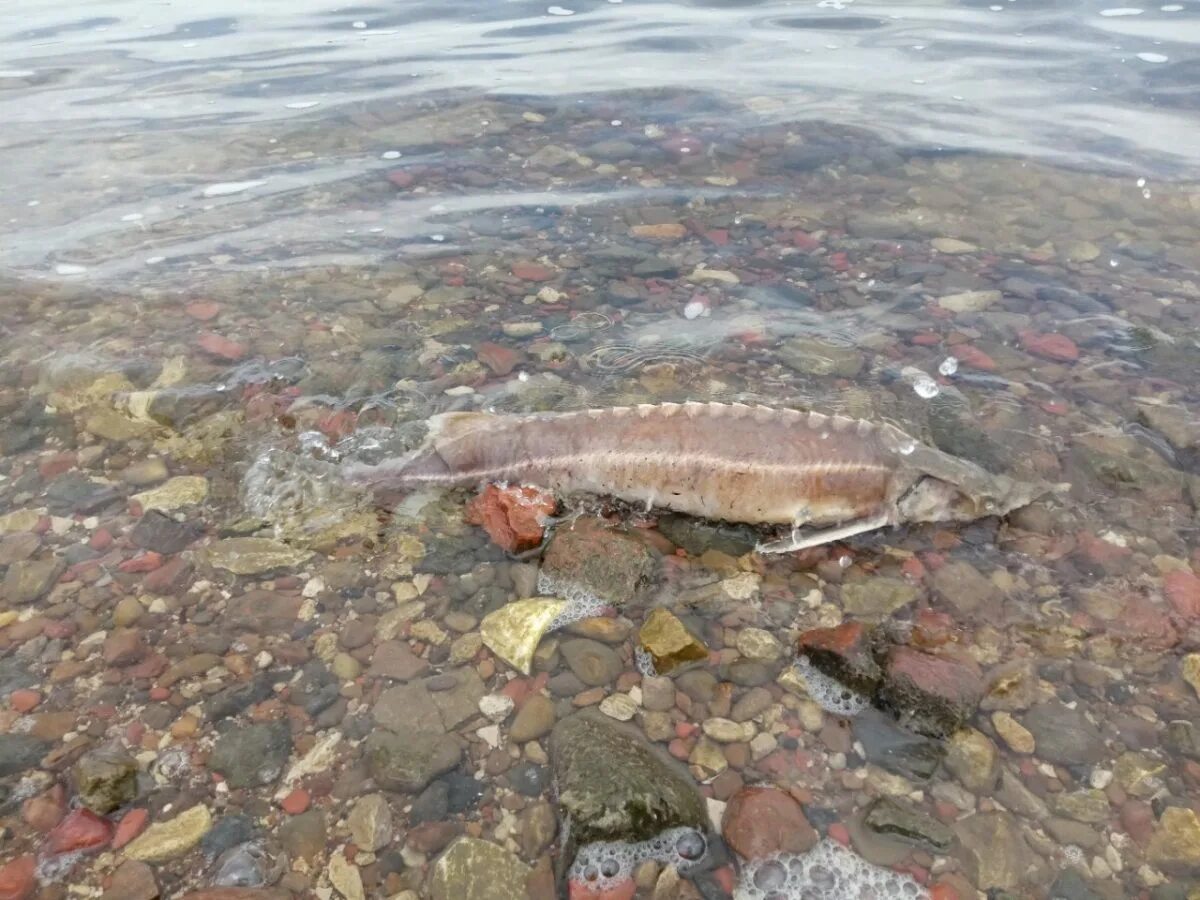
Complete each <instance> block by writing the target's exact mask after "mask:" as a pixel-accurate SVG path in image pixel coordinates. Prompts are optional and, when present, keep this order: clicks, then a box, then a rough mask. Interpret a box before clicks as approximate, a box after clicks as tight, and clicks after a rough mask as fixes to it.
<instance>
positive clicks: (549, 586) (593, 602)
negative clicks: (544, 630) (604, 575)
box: [537, 571, 613, 631]
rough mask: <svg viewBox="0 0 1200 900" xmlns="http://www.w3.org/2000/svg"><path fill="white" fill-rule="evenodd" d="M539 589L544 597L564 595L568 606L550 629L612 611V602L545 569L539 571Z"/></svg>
mask: <svg viewBox="0 0 1200 900" xmlns="http://www.w3.org/2000/svg"><path fill="white" fill-rule="evenodd" d="M537 591H538V594H540V595H541V596H543V597H562V598H563V599H564V600H566V601H567V605H566V607H565V608H564V609H563V611H562V612H560V613H559V614H558V615H557V616H555V617H554V621H553V622H551V623H550V627H549V629H548V631H557V630H558V629H560V628H566V627H567V626H568V625H570V624H571V623H572V622H578V621H579V620H580V619H595V618H597V617H599V616H603V615H607V614H608V613H610V612H612V609H613V607H612V604H610V603H606V602H604V601H603V600H601V599H600V598H599V597H597V596H596V595H595V594H593V593H591V592H589V591H586V590H584V589H583V588H581V587H580V586H579V585H577V584H571V583H569V582H565V581H560V580H559V579H557V578H554V577H552V576H550V575H547V574H546V573H545V572H544V571H542V572H538V580H537Z"/></svg>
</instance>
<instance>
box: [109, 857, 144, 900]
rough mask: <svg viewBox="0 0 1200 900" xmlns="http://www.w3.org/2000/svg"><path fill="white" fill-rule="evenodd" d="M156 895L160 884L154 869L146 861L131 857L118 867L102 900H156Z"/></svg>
mask: <svg viewBox="0 0 1200 900" xmlns="http://www.w3.org/2000/svg"><path fill="white" fill-rule="evenodd" d="M156 897H158V884H157V883H156V882H155V880H154V870H153V869H151V868H150V867H149V866H148V865H146V863H144V862H138V861H137V860H135V859H130V860H126V861H125V862H123V863H121V865H120V866H118V867H117V870H116V871H115V872H114V873H113V876H112V883H111V884H110V885H109V886H108V890H106V891H105V892H104V893H103V894H102V895H101V900H155V898H156Z"/></svg>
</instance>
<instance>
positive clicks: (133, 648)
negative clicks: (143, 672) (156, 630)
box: [103, 628, 146, 666]
mask: <svg viewBox="0 0 1200 900" xmlns="http://www.w3.org/2000/svg"><path fill="white" fill-rule="evenodd" d="M145 654H146V645H145V644H144V643H143V642H142V633H141V632H140V631H137V630H136V629H132V628H119V629H117V630H116V631H114V632H113V633H112V634H110V635H109V636H108V637H106V638H105V639H104V650H103V656H104V661H105V662H106V663H108V664H109V665H110V666H131V665H133V664H134V663H135V662H137V661H138V660H139V659H141V658H142V657H143V656H144V655H145Z"/></svg>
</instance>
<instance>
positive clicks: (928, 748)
mask: <svg viewBox="0 0 1200 900" xmlns="http://www.w3.org/2000/svg"><path fill="white" fill-rule="evenodd" d="M851 722H852V727H853V729H854V737H855V739H856V740H858V741H860V742H861V743H862V745H863V750H864V752H865V753H866V758H867V761H868V762H871V763H874V764H875V765H877V766H880V767H881V768H884V769H887V770H888V771H889V772H894V773H896V774H897V775H903V776H905V777H906V778H911V779H913V780H914V781H925V780H927V779H929V778H930V777H931V776H932V775H933V773H934V772H936V771H937V768H938V766H939V765H940V764H941V762H942V758H943V757H944V756H945V752H946V751H945V746H944V745H943V744H942V743H941V742H939V741H936V740H933V739H931V738H927V737H922V736H921V735H917V734H914V733H912V732H911V731H906V730H905V729H903V728H901V727H900V726H898V725H897V724H896V723H895V722H894V721H892V720H891V718H890V717H889V716H887V715H885V714H884V713H881V712H879V711H877V710H873V709H867V710H864V711H863V712H862V713H860V714H859V715H857V716H855V717H854V719H852V720H851Z"/></svg>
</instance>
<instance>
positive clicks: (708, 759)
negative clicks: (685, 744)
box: [688, 735, 729, 781]
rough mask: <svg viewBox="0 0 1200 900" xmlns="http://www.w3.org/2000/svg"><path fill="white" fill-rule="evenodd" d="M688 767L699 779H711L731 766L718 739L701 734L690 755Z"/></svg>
mask: <svg viewBox="0 0 1200 900" xmlns="http://www.w3.org/2000/svg"><path fill="white" fill-rule="evenodd" d="M688 768H689V769H690V770H691V772H692V775H693V776H695V778H696V780H697V781H709V780H710V779H712V778H715V777H716V776H718V775H720V774H721V773H722V772H724V771H725V770H726V769H727V768H729V761H728V760H726V759H725V752H724V751H723V750H722V749H721V746H720V745H719V744H718V743H717V742H716V741H714V740H712V739H710V738H709V737H708V736H707V735H701V737H700V740H698V741H696V746H695V747H693V748H692V752H691V754H690V755H689V756H688Z"/></svg>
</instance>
